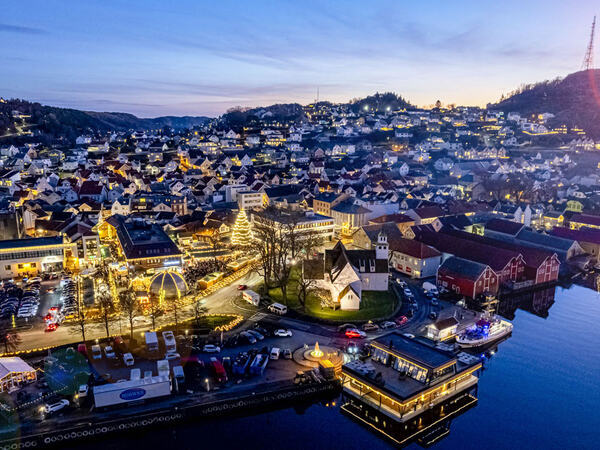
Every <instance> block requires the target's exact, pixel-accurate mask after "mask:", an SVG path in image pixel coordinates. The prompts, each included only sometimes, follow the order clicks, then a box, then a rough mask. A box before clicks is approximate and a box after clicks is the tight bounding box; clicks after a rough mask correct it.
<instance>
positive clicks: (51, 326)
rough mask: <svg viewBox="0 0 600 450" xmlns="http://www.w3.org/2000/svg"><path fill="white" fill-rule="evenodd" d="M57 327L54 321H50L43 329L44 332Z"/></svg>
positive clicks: (54, 329)
mask: <svg viewBox="0 0 600 450" xmlns="http://www.w3.org/2000/svg"><path fill="white" fill-rule="evenodd" d="M57 328H58V324H57V323H55V322H52V323H49V324H48V325H46V329H45V330H44V331H46V332H50V331H56V329H57Z"/></svg>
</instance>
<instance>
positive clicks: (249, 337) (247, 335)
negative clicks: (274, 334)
mask: <svg viewBox="0 0 600 450" xmlns="http://www.w3.org/2000/svg"><path fill="white" fill-rule="evenodd" d="M240 337H241V338H242V339H245V340H246V342H247V343H248V344H256V338H255V337H254V336H252V335H251V334H250V333H248V332H247V331H242V332H241V333H240Z"/></svg>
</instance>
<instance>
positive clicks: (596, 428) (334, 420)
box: [86, 285, 600, 450]
mask: <svg viewBox="0 0 600 450" xmlns="http://www.w3.org/2000/svg"><path fill="white" fill-rule="evenodd" d="M501 311H502V312H503V314H505V315H506V316H508V318H510V319H511V320H513V323H514V331H513V334H512V337H510V338H509V339H508V340H506V341H504V342H502V343H501V344H500V345H499V347H498V349H497V350H496V351H495V352H494V354H493V355H489V357H485V369H484V371H483V373H482V374H481V378H480V382H479V387H478V392H477V397H478V399H479V400H478V403H477V405H476V406H475V407H473V408H470V409H468V410H467V411H466V412H464V413H463V414H462V415H460V416H458V417H456V418H454V419H453V420H452V421H451V423H450V427H449V433H448V434H447V435H446V436H445V437H443V438H441V439H440V440H439V441H438V442H436V443H435V444H433V446H432V447H431V448H435V449H477V450H480V449H482V448H485V449H486V450H490V449H506V448H510V449H519V448H527V449H538V448H543V449H565V448H576V449H592V448H595V449H597V448H598V445H599V444H598V443H599V442H600V413H599V412H598V411H599V408H600V362H599V361H600V326H598V321H599V320H600V294H598V293H597V292H596V291H595V290H593V289H589V288H586V287H582V286H579V285H573V286H572V287H570V288H568V289H564V288H561V287H557V288H556V289H554V288H552V289H551V290H548V291H546V292H544V293H539V294H537V295H536V296H525V297H524V298H521V299H519V301H518V302H517V301H514V302H512V303H511V302H508V303H507V304H505V305H503V308H501ZM341 403H342V398H341V397H340V398H338V399H336V401H334V402H327V403H318V404H312V405H298V406H297V407H295V408H290V409H285V410H279V411H271V412H264V413H260V414H256V415H253V416H247V417H228V418H220V419H218V420H212V421H203V422H198V423H189V422H188V423H184V424H180V425H174V426H173V427H171V428H160V429H156V430H144V431H142V432H141V433H139V434H137V435H132V434H130V435H115V436H112V437H110V438H109V439H107V440H103V441H100V442H92V443H88V444H86V445H87V446H89V447H90V448H98V449H100V448H102V449H103V450H107V449H117V448H133V447H134V446H135V447H137V448H167V447H169V448H173V449H175V448H176V449H178V450H179V449H188V448H189V449H192V448H201V447H208V446H210V447H211V448H234V449H244V450H249V449H265V448H282V449H286V450H292V449H317V448H331V449H366V448H368V449H370V450H375V449H386V448H393V447H394V445H393V443H391V441H389V440H387V439H386V438H384V437H383V435H381V434H379V433H378V432H377V431H375V430H373V429H372V428H369V427H367V426H366V425H363V424H361V423H358V422H356V421H353V420H351V419H350V418H349V417H347V415H344V414H342V412H341V411H340V405H341ZM407 448H420V447H419V446H418V444H417V443H412V444H410V445H409V446H408V447H407Z"/></svg>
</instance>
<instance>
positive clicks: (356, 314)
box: [269, 274, 398, 322]
mask: <svg viewBox="0 0 600 450" xmlns="http://www.w3.org/2000/svg"><path fill="white" fill-rule="evenodd" d="M294 275H295V274H294ZM297 286H298V279H297V278H296V277H295V276H293V277H292V279H290V281H289V283H288V288H287V301H285V300H284V299H283V295H282V293H281V289H280V288H274V289H269V296H270V297H271V298H272V299H273V300H274V301H276V302H278V303H282V304H284V305H287V307H288V308H291V309H295V310H297V311H298V312H299V313H301V314H307V315H309V316H313V317H317V318H320V319H326V320H334V321H340V322H351V321H353V320H369V319H379V318H383V317H388V316H390V315H391V314H392V313H393V312H394V310H395V309H396V306H397V305H398V303H397V302H398V300H397V298H396V296H395V295H394V294H393V293H392V292H389V291H385V292H381V291H364V292H363V293H362V301H361V305H360V309H359V310H358V311H341V310H339V309H338V310H335V311H334V310H333V309H331V308H322V307H321V301H320V299H319V297H318V296H317V295H316V293H315V292H310V293H309V295H308V299H307V301H306V311H303V310H302V306H301V305H300V302H299V301H298V296H297V290H296V289H297Z"/></svg>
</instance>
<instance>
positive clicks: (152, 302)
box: [148, 295, 162, 330]
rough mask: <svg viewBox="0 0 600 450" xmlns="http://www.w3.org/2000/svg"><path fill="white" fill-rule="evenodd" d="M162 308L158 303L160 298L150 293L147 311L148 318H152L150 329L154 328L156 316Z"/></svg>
mask: <svg viewBox="0 0 600 450" xmlns="http://www.w3.org/2000/svg"><path fill="white" fill-rule="evenodd" d="M161 311H162V308H161V304H160V299H159V298H158V297H157V296H156V295H150V296H149V297H148V312H149V313H150V318H151V319H152V329H153V330H156V318H157V317H158V315H159V314H160V313H161Z"/></svg>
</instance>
